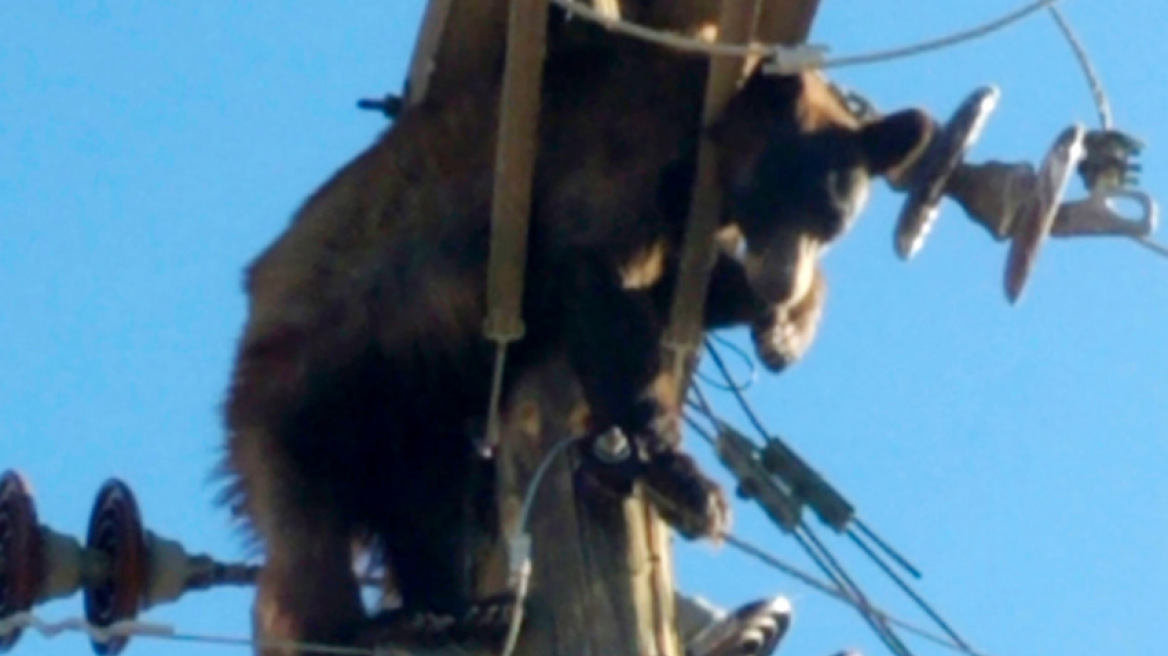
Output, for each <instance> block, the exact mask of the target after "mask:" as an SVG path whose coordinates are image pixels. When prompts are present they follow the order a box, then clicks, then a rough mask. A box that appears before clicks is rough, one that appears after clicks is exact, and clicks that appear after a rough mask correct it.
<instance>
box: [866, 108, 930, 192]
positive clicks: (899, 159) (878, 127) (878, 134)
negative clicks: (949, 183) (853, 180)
mask: <svg viewBox="0 0 1168 656" xmlns="http://www.w3.org/2000/svg"><path fill="white" fill-rule="evenodd" d="M932 137H933V121H932V119H930V118H929V116H928V115H927V114H925V113H924V112H922V111H920V110H919V109H906V110H904V111H900V112H896V113H895V114H890V115H888V116H884V117H881V118H879V119H877V120H875V121H873V122H871V123H869V124H867V125H865V126H864V127H863V129H862V130H861V132H860V142H861V147H862V148H863V149H864V155H865V156H866V157H867V159H868V167H869V170H870V171H871V172H872V173H873V174H875V175H891V176H895V175H896V174H897V173H899V172H900V171H901V170H902V169H904V168H906V167H908V166H909V165H910V164H912V163H913V162H915V161H916V159H917V158H918V157H920V155H921V153H923V152H924V150H925V146H927V145H928V144H929V140H930V139H932Z"/></svg>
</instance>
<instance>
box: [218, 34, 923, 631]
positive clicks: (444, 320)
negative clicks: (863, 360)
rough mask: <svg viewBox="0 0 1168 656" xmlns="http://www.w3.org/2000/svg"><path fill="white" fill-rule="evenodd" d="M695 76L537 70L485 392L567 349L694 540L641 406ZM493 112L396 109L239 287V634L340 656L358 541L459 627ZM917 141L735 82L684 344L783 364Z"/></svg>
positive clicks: (472, 106) (659, 64)
mask: <svg viewBox="0 0 1168 656" xmlns="http://www.w3.org/2000/svg"><path fill="white" fill-rule="evenodd" d="M707 68H708V62H707V60H705V59H703V58H698V57H691V56H687V55H679V54H676V53H672V52H669V51H666V50H663V49H660V48H658V47H657V46H648V45H644V44H640V43H636V42H624V41H621V42H620V45H618V46H612V45H606V46H604V47H598V48H595V49H589V48H587V47H582V48H579V49H575V50H572V51H571V52H565V53H559V54H557V55H556V56H555V57H551V58H549V60H548V62H547V65H546V70H545V77H544V89H543V101H542V102H543V109H542V115H541V119H540V134H539V138H540V145H539V153H538V156H537V173H536V180H535V185H534V191H533V206H532V225H531V233H530V246H529V261H528V270H527V274H526V275H527V281H528V282H527V285H526V290H525V298H524V304H523V313H524V319H525V322H526V325H527V333H526V337H525V338H524V339H523V340H521V341H520V342H518V343H516V344H515V345H514V346H512V348H511V352H510V353H509V356H508V357H509V367H508V374H509V378H508V381H509V382H510V381H513V380H514V377H515V376H518V375H521V374H522V372H523V371H525V370H527V369H528V368H529V367H531V366H533V365H535V364H537V363H538V362H540V361H541V360H543V359H545V358H547V357H549V355H552V354H556V353H565V354H567V356H568V359H569V361H570V362H571V364H572V366H573V369H574V371H575V374H576V375H577V377H578V378H579V380H580V382H581V385H582V388H583V390H584V394H585V398H586V401H587V403H588V405H589V409H590V418H591V419H590V421H591V424H592V425H591V429H592V430H595V431H597V432H599V431H604V430H606V429H607V428H609V427H619V428H620V429H621V430H622V431H623V432H624V433H625V434H626V435H629V436H633V437H634V438H635V439H638V440H642V441H643V442H644V443H645V444H646V445H647V448H646V450H647V451H648V452H651V453H654V454H655V455H654V460H653V462H651V463H649V464H648V465H647V467H649V468H653V467H656V468H657V470H658V471H662V470H666V471H672V472H676V473H677V474H678V475H679V476H683V477H688V478H687V479H686V481H685V485H682V486H681V489H683V490H685V494H684V495H683V497H684V498H682V499H680V500H679V501H678V503H679V504H680V505H682V506H683V507H685V508H686V509H687V510H688V511H691V514H695V515H697V516H700V518H701V521H699V523H698V529H697V532H698V533H705V534H717V533H718V532H719V531H721V530H722V528H723V525H724V522H725V521H726V518H725V516H724V512H725V502H724V501H722V497H721V491H720V490H718V488H717V487H716V486H715V485H714V484H713V483H711V482H708V481H707V480H706V479H704V478H702V477H701V476H700V475H699V474H698V473H697V469H696V467H695V466H694V465H693V463H692V462H691V461H690V460H689V459H688V458H687V457H686V456H684V455H683V454H681V453H680V452H679V451H678V450H677V446H676V444H677V438H676V435H675V434H671V433H676V431H677V423H678V412H679V409H678V408H677V407H675V406H676V403H675V402H672V401H670V400H668V399H662V398H658V397H656V396H655V395H654V394H652V393H650V392H649V390H651V389H652V388H653V382H654V380H655V379H656V377H657V376H658V374H659V371H658V370H659V362H658V359H659V351H660V349H659V342H660V337H661V333H662V330H663V327H664V322H665V318H666V317H667V312H666V309H667V302H668V299H669V297H670V294H671V291H672V287H673V284H674V283H673V279H674V277H675V275H676V267H677V257H678V250H679V245H680V242H681V238H682V234H683V229H684V223H685V218H686V214H687V210H688V204H689V194H690V192H691V186H692V185H691V184H690V181H691V180H692V177H693V169H694V165H695V160H696V152H697V151H696V148H697V143H698V140H699V136H700V134H701V132H700V131H701V129H702V128H701V107H702V89H703V87H704V82H705V76H706V72H707ZM497 104H498V89H497V84H496V83H494V82H481V86H480V87H479V88H476V87H475V83H468V87H467V88H466V90H465V94H464V95H462V96H459V97H456V98H449V99H445V100H444V101H443V102H442V103H441V104H435V103H425V102H424V103H422V104H421V105H419V106H418V107H416V108H410V109H407V110H406V111H404V112H403V113H402V114H401V115H400V116H399V117H398V119H397V121H396V122H395V124H394V125H393V126H392V128H391V129H389V130H388V131H387V132H386V134H384V135H383V136H382V137H381V138H380V139H378V140H377V142H376V143H374V144H373V145H372V146H371V147H370V148H369V149H367V150H366V151H364V152H363V153H361V154H360V155H358V156H357V157H356V158H355V159H354V160H353V161H352V162H350V163H349V164H347V165H346V166H344V167H343V168H342V169H341V170H340V171H339V172H338V173H336V174H335V175H334V176H333V177H332V178H331V179H330V180H329V181H328V182H327V183H325V184H324V185H323V186H322V187H321V188H320V189H319V190H318V191H317V192H316V193H315V194H313V195H312V196H311V197H310V198H309V199H308V200H307V201H306V202H305V204H304V205H303V207H302V208H301V209H300V210H299V211H298V213H297V214H296V216H295V218H294V220H293V221H292V223H291V225H290V226H289V227H288V229H287V230H286V231H285V232H284V233H283V234H282V235H280V237H279V238H278V239H277V240H276V241H275V243H273V244H272V245H271V246H270V247H269V248H268V249H267V250H265V251H264V252H263V253H262V254H261V255H260V256H259V257H258V258H257V259H256V260H255V261H254V262H253V263H252V264H251V266H250V268H249V269H248V272H247V277H246V291H247V293H248V296H249V313H248V319H247V325H246V328H245V331H244V334H243V336H242V339H241V342H240V345H239V348H238V353H237V358H236V362H235V367H234V371H233V378H232V383H231V387H230V390H229V392H228V398H227V400H226V404H225V415H226V424H227V428H228V433H229V435H228V439H227V455H226V458H225V461H224V465H223V468H224V471H225V472H226V474H227V476H228V477H229V479H230V481H229V487H228V489H227V491H226V494H225V501H226V502H227V503H229V504H230V505H231V506H232V507H233V508H235V509H236V510H237V512H238V513H239V514H241V515H242V518H243V519H244V520H245V522H246V523H247V524H248V525H249V526H250V528H251V529H253V531H254V533H255V534H256V536H257V537H258V538H259V540H260V542H261V544H262V546H263V548H264V552H265V556H266V565H265V568H264V572H263V574H262V576H261V581H260V585H259V590H258V593H257V594H258V596H257V601H256V606H255V622H256V630H257V632H258V633H260V634H262V635H263V636H264V637H267V638H279V639H286V640H296V641H302V642H313V643H331V644H352V643H353V641H354V640H356V637H357V635H358V634H359V632H361V631H362V630H363V627H365V626H367V624H366V622H367V621H368V620H367V618H366V614H365V611H364V609H363V608H362V605H361V601H360V596H359V594H358V587H357V581H356V579H355V577H354V575H353V568H352V545H353V542H354V540H355V539H357V538H364V537H372V538H374V539H375V541H376V544H377V545H379V548H380V549H381V550H383V552H384V556H385V558H386V560H387V562H388V563H390V564H391V566H392V568H393V572H394V578H395V579H396V584H397V587H398V590H399V592H400V595H401V597H402V602H403V608H402V609H401V610H400V611H397V615H396V617H397V618H398V619H399V620H401V621H403V622H406V623H408V622H409V621H410V619H409V618H410V617H411V614H412V616H413V617H414V619H416V618H417V617H419V616H425V617H434V616H444V617H453V618H460V617H466V616H468V614H471V613H472V612H478V611H481V606H475V605H474V604H473V603H472V599H470V594H469V592H468V590H469V589H470V585H469V576H468V573H467V560H468V558H467V551H468V544H467V543H468V541H469V539H470V538H469V537H468V532H469V530H470V529H468V528H467V527H468V526H469V525H471V524H473V521H472V520H474V519H475V518H479V517H482V516H484V515H485V514H487V515H489V512H490V509H489V508H487V507H486V506H490V505H491V504H493V502H494V500H493V499H492V498H486V499H483V498H477V497H476V495H475V494H472V493H471V491H473V490H480V489H482V487H481V484H482V481H483V479H484V478H489V477H490V476H491V473H492V465H491V464H490V463H489V462H486V461H483V460H482V459H481V458H479V457H478V456H477V455H476V454H475V452H474V450H473V449H472V446H471V440H470V438H469V436H468V426H472V425H474V424H475V423H476V422H481V420H482V415H483V414H484V412H485V409H486V406H487V401H488V393H489V387H490V380H491V376H490V374H491V365H492V357H493V345H492V344H490V343H489V342H487V341H485V340H484V339H483V337H482V333H481V331H482V325H483V319H484V315H485V309H486V308H485V299H486V293H485V277H486V276H485V270H486V260H487V253H488V242H489V234H490V230H489V229H490V192H491V180H492V174H493V154H494V140H495V127H496V124H497V117H498V111H497V109H498V108H497ZM928 126H929V122H928V120H927V119H926V118H925V117H924V116H923V115H922V114H921V113H919V112H916V111H908V112H901V113H898V114H893V115H890V116H887V117H885V118H882V119H880V120H877V121H873V122H870V123H865V124H861V123H860V122H859V121H858V120H857V119H855V118H854V117H853V116H852V115H851V114H850V113H849V112H848V111H847V110H846V108H845V106H844V104H843V102H842V100H841V99H840V98H839V97H838V96H837V95H835V94H834V93H833V92H832V91H831V88H830V86H829V84H828V83H827V81H826V80H824V79H823V78H822V77H821V76H819V75H818V74H812V73H807V74H799V75H789V76H770V75H765V74H762V73H761V72H756V73H754V74H752V75H751V76H750V77H749V78H748V81H747V82H746V83H745V84H744V85H743V87H742V88H741V89H740V90H739V91H738V93H737V95H736V97H735V98H734V99H733V100H732V101H731V102H730V103H729V105H728V106H727V107H726V109H725V111H724V112H723V113H722V115H721V116H720V117H719V119H718V121H717V122H716V124H715V125H713V126H711V127H710V128H709V129H710V130H711V135H712V136H713V138H714V139H715V141H716V143H718V144H719V146H720V150H721V152H722V158H721V161H722V178H723V179H722V183H723V185H724V187H725V192H726V193H725V195H726V211H725V216H724V217H723V221H724V223H725V224H726V226H727V227H728V228H734V229H737V230H738V231H739V232H740V233H741V235H742V236H743V237H744V239H745V244H746V256H745V262H744V263H739V262H738V261H737V260H735V259H734V258H732V257H729V256H723V257H722V258H721V259H720V260H719V262H718V265H717V267H716V269H715V272H714V278H713V280H712V284H711V290H710V295H709V303H708V311H707V325H708V326H709V327H720V326H727V325H734V324H742V323H754V324H756V325H757V326H758V327H759V329H758V330H756V334H757V335H758V336H759V339H760V340H761V342H762V343H765V344H767V347H766V348H763V349H762V350H763V351H765V352H766V356H765V357H766V359H767V360H768V362H769V363H770V364H771V365H772V366H779V365H782V364H785V363H786V362H788V361H790V360H791V359H793V358H795V357H797V356H798V354H799V353H800V352H801V350H800V349H801V348H803V347H802V346H800V345H799V344H800V343H801V341H800V340H802V341H803V342H806V341H809V339H810V334H811V333H813V332H814V329H815V323H816V321H817V317H818V311H819V310H818V308H819V304H820V303H821V301H822V294H821V291H822V285H821V283H820V282H817V281H819V278H820V276H819V274H818V269H817V263H816V260H817V253H818V249H819V248H821V246H822V245H823V244H826V243H827V242H829V241H831V240H832V239H834V238H835V237H837V236H838V235H839V234H841V233H842V232H843V231H844V230H846V228H847V225H848V224H849V222H850V221H851V220H852V218H853V217H854V216H855V214H856V212H857V211H858V210H859V204H860V202H861V199H862V197H863V195H864V193H865V191H866V189H867V185H868V184H869V179H870V177H871V176H873V175H878V174H881V173H884V172H886V171H887V170H889V169H890V168H892V167H895V166H898V165H900V164H901V163H903V162H904V161H905V160H906V158H909V157H912V156H913V155H914V154H915V153H916V152H918V151H919V150H920V148H921V146H922V143H923V141H924V140H925V139H926V138H927V132H928V130H929V128H928ZM768 340H769V341H768ZM772 344H773V346H770V345H772ZM791 344H794V346H791ZM686 485H688V487H686ZM478 496H481V495H478ZM382 620H383V621H384V618H382ZM265 653H269V654H277V653H286V652H282V651H279V650H271V651H268V652H265Z"/></svg>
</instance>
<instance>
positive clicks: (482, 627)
mask: <svg viewBox="0 0 1168 656" xmlns="http://www.w3.org/2000/svg"><path fill="white" fill-rule="evenodd" d="M514 612H515V597H514V595H511V594H503V595H498V596H495V597H489V598H487V599H484V600H482V601H479V602H476V603H474V604H473V605H471V607H470V608H468V609H467V611H466V612H465V613H463V614H462V615H460V616H455V615H446V614H441V613H431V612H427V611H423V610H410V609H405V608H399V609H396V610H392V611H387V612H384V613H381V614H379V615H377V616H375V617H373V618H372V619H370V620H369V622H368V624H366V626H365V627H364V629H363V630H362V631H361V633H360V636H359V637H358V640H357V642H358V644H359V645H360V646H362V647H366V648H369V649H375V648H377V647H380V646H394V647H399V648H402V649H424V650H433V649H440V648H442V647H447V646H450V645H459V646H462V647H484V648H488V649H496V648H498V647H501V646H502V644H503V641H504V640H505V639H506V637H507V631H508V629H509V628H510V626H511V618H512V617H513V615H514Z"/></svg>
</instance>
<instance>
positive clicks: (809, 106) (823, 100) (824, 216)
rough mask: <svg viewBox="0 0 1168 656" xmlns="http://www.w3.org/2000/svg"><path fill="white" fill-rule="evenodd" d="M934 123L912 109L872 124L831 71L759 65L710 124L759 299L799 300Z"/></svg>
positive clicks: (731, 218) (731, 216) (729, 207)
mask: <svg viewBox="0 0 1168 656" xmlns="http://www.w3.org/2000/svg"><path fill="white" fill-rule="evenodd" d="M931 134H932V121H931V120H930V119H929V117H928V116H927V115H926V114H924V113H923V112H921V111H919V110H905V111H901V112H897V113H894V114H890V115H887V116H882V117H879V118H876V119H872V120H867V121H863V120H861V119H859V118H858V117H856V116H855V114H854V113H853V112H852V111H851V110H850V109H849V108H848V106H847V103H846V101H845V99H844V98H843V96H842V94H840V93H839V92H837V91H836V90H835V89H834V88H833V87H832V85H831V83H830V82H828V81H827V79H825V78H824V77H823V76H822V75H820V74H818V73H814V72H806V73H800V74H794V75H770V74H767V73H764V72H762V71H761V70H756V71H755V72H754V73H753V74H752V75H751V76H750V77H749V78H748V79H747V81H746V82H745V83H744V85H743V86H742V88H741V89H740V90H739V91H738V92H737V94H736V95H735V96H734V97H733V98H732V99H731V100H730V102H729V103H728V104H727V106H726V108H725V110H724V111H723V112H722V113H721V114H720V115H719V117H718V120H717V121H716V122H715V123H714V124H713V125H712V126H711V128H710V137H711V138H712V139H713V141H714V142H715V143H716V144H717V145H718V146H719V152H720V153H721V159H720V166H721V181H722V185H723V189H724V193H725V211H726V214H725V216H726V221H727V222H728V223H729V224H732V225H733V226H734V227H736V228H737V229H738V232H739V233H740V234H741V236H742V237H743V238H744V240H745V261H744V265H745V268H746V272H747V278H748V280H749V282H750V286H751V288H752V289H753V290H754V293H755V294H756V295H757V296H758V297H759V300H760V301H762V302H763V303H765V304H768V305H771V306H776V305H777V306H781V305H782V304H784V303H796V302H798V301H799V300H800V299H801V298H803V297H804V296H805V295H806V294H807V293H808V290H809V289H810V287H811V284H812V277H813V276H814V274H815V265H816V263H817V262H818V260H819V255H820V253H821V252H822V251H823V250H824V249H825V248H826V247H827V246H828V245H829V244H830V243H831V242H832V241H833V240H835V239H837V238H838V237H840V236H841V235H843V234H844V233H846V232H847V231H848V229H849V228H850V227H851V225H852V223H853V222H854V220H855V218H856V216H857V215H858V214H859V212H860V211H861V210H862V209H863V206H864V204H865V203H866V201H867V197H868V188H869V184H870V182H871V178H872V177H873V176H877V175H888V174H892V173H895V172H896V171H898V170H899V169H901V168H903V167H905V166H907V165H908V164H909V163H911V162H912V161H913V160H914V159H915V158H916V157H917V156H918V155H919V154H920V153H921V152H922V151H923V149H924V147H925V145H926V144H927V143H928V140H929V139H930V138H931Z"/></svg>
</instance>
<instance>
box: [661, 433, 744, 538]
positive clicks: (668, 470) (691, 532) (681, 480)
mask: <svg viewBox="0 0 1168 656" xmlns="http://www.w3.org/2000/svg"><path fill="white" fill-rule="evenodd" d="M643 480H644V482H645V491H646V492H647V493H648V494H649V497H650V498H651V499H652V500H653V502H654V505H656V506H657V508H658V510H659V511H660V512H661V517H662V518H663V519H664V520H665V521H666V522H668V523H669V525H670V526H672V527H673V528H675V529H677V531H678V532H679V533H681V534H682V535H683V536H685V537H686V538H688V539H690V540H694V539H698V538H709V539H711V540H714V541H715V542H717V541H720V540H721V538H722V536H724V535H725V534H726V533H727V531H729V529H730V522H731V512H730V504H729V502H728V501H727V499H726V494H725V492H724V491H723V490H722V488H721V486H719V485H718V484H717V483H715V482H714V481H712V480H710V479H709V478H706V476H705V474H703V473H702V471H701V469H700V468H699V467H698V465H697V463H696V462H695V461H694V459H693V458H691V457H690V456H688V455H686V454H684V453H680V452H678V451H672V450H670V451H662V452H659V453H656V454H654V455H653V456H652V457H651V458H650V459H649V462H648V463H647V464H646V466H645V471H644V479H643Z"/></svg>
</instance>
